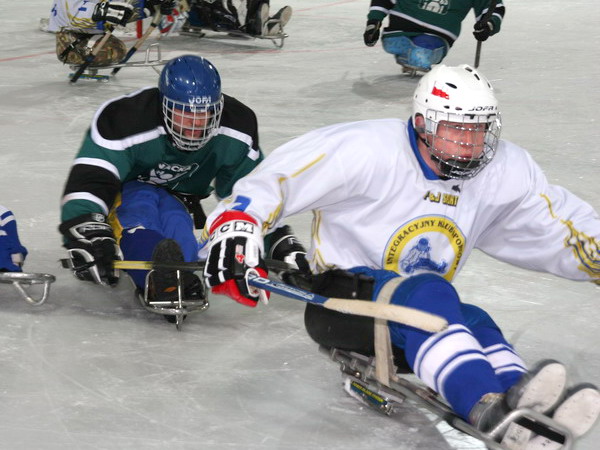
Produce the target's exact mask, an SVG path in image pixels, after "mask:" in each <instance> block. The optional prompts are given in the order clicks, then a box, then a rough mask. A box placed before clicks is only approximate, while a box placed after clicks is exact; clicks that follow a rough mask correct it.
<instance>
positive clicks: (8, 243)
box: [0, 205, 27, 272]
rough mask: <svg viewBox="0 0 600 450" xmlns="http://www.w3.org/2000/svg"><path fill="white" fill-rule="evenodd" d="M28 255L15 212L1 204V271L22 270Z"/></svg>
mask: <svg viewBox="0 0 600 450" xmlns="http://www.w3.org/2000/svg"><path fill="white" fill-rule="evenodd" d="M26 256H27V249H26V248H25V247H23V246H22V245H21V241H20V240H19V233H18V232H17V221H16V219H15V216H14V214H13V213H12V211H10V210H8V209H6V208H5V207H4V206H2V205H0V272H22V269H21V268H22V267H23V263H24V262H25V257H26Z"/></svg>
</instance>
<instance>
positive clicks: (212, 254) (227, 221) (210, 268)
mask: <svg viewBox="0 0 600 450" xmlns="http://www.w3.org/2000/svg"><path fill="white" fill-rule="evenodd" d="M208 245H209V250H208V259H207V260H206V266H205V267H204V277H205V280H206V284H207V285H208V286H209V287H210V288H212V292H213V293H214V294H222V295H227V296H228V297H230V298H232V299H233V300H235V301H236V302H239V303H241V304H242V305H246V306H250V307H255V306H256V304H257V303H258V300H259V299H260V298H261V296H264V297H262V298H263V299H265V300H267V299H268V298H269V294H268V293H267V292H264V291H261V290H259V289H255V288H253V287H251V286H248V283H247V282H246V275H247V273H248V271H253V272H255V273H256V274H258V275H259V276H261V277H266V276H267V267H266V265H265V262H264V260H263V258H262V256H261V252H262V245H263V243H262V236H261V232H260V228H259V226H258V225H257V222H256V220H255V219H254V218H253V217H251V216H249V215H248V214H246V213H244V212H241V211H226V212H224V213H223V214H221V215H220V216H219V217H217V218H216V219H215V221H214V222H213V223H212V225H211V229H210V240H209V244H208Z"/></svg>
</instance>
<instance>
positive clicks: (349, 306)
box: [248, 274, 448, 333]
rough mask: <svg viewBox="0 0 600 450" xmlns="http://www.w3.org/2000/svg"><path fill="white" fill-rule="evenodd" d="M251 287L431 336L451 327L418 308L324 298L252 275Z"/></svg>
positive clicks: (440, 318) (441, 319) (249, 275)
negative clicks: (420, 331) (394, 323)
mask: <svg viewBox="0 0 600 450" xmlns="http://www.w3.org/2000/svg"><path fill="white" fill-rule="evenodd" d="M248 284H249V285H250V286H253V287H255V288H258V289H264V290H266V291H270V292H274V293H275V294H279V295H283V296H284V297H288V298H293V299H296V300H301V301H303V302H306V303H312V304H314V305H320V306H322V307H324V308H327V309H331V310H333V311H338V312H341V313H344V314H354V315H358V316H366V317H373V318H375V319H384V320H391V321H393V322H399V323H402V324H404V325H408V326H410V327H414V328H419V329H421V330H424V331H428V332H430V333H437V332H440V331H443V330H445V329H446V328H447V327H448V322H446V320H444V319H443V318H442V317H440V316H436V315H433V314H429V313H426V312H424V311H420V310H418V309H414V308H408V307H406V306H398V305H384V304H381V303H375V302H372V301H369V300H352V299H345V298H332V297H323V296H322V295H318V294H313V293H312V292H309V291H305V290H304V289H300V288H297V287H294V286H291V285H289V284H285V283H281V282H279V281H273V280H269V279H268V278H263V277H259V276H257V275H253V274H248Z"/></svg>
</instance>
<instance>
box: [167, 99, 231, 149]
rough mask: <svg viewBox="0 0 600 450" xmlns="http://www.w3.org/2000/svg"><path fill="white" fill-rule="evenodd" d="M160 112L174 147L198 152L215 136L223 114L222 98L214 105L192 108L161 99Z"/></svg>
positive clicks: (208, 104) (193, 106)
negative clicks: (161, 111)
mask: <svg viewBox="0 0 600 450" xmlns="http://www.w3.org/2000/svg"><path fill="white" fill-rule="evenodd" d="M162 110H163V115H164V118H165V126H166V128H167V130H168V131H169V133H170V135H171V137H172V138H173V143H174V144H175V146H176V147H177V148H178V149H180V150H184V151H188V152H193V151H196V150H200V149H201V148H202V147H203V146H204V145H205V144H206V143H207V142H208V141H209V140H210V139H211V138H212V137H213V136H214V135H215V134H216V132H217V129H218V128H219V124H220V122H221V113H222V112H223V96H221V98H220V99H219V101H218V102H216V103H207V104H198V105H192V106H190V104H189V103H182V102H177V101H174V100H171V99H169V98H167V97H163V101H162Z"/></svg>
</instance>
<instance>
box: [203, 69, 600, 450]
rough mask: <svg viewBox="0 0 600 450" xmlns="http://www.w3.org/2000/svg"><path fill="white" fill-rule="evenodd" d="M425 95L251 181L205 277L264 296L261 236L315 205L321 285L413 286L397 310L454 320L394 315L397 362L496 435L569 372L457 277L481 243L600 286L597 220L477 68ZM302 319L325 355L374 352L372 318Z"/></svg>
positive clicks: (215, 216) (584, 405)
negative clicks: (554, 181) (530, 358)
mask: <svg viewBox="0 0 600 450" xmlns="http://www.w3.org/2000/svg"><path fill="white" fill-rule="evenodd" d="M413 98H414V100H413V114H412V117H411V119H410V120H409V121H408V122H404V121H402V120H399V119H381V120H369V121H363V122H354V123H343V124H338V125H333V126H329V127H325V128H322V129H318V130H315V131H312V132H309V133H307V134H305V135H303V136H301V137H299V138H296V139H294V140H292V141H290V142H289V143H287V144H284V145H282V146H281V147H279V148H278V149H276V150H274V151H273V152H272V153H271V154H270V155H269V156H268V157H267V158H266V159H265V160H264V161H263V162H262V163H261V165H260V166H259V167H258V168H257V169H256V170H255V171H253V172H252V173H251V174H249V175H248V176H246V177H244V178H242V179H241V180H239V181H238V182H237V183H236V185H235V187H234V189H233V193H232V195H231V197H229V198H227V199H225V200H224V201H222V202H221V203H220V204H219V205H218V206H217V208H216V209H215V210H214V211H213V213H212V214H211V215H210V216H209V217H208V220H207V223H206V227H205V230H204V233H203V241H202V243H203V244H204V248H203V249H202V250H201V253H202V256H203V257H206V258H207V262H206V267H205V276H206V281H207V283H208V285H209V286H211V287H212V289H213V292H217V293H222V294H226V295H228V296H230V297H232V298H233V299H235V300H237V301H241V302H243V303H247V302H251V301H252V302H256V301H257V298H258V294H259V293H257V292H256V291H254V290H252V291H251V290H249V288H248V287H247V285H246V283H245V281H244V274H245V273H246V270H247V269H248V268H252V266H253V265H255V264H258V266H259V267H262V266H263V264H262V258H261V257H260V255H261V247H262V233H264V232H265V231H268V230H269V229H271V228H273V227H276V226H277V224H278V223H279V221H281V220H284V219H285V218H286V217H289V216H291V215H294V214H298V213H302V212H306V211H312V212H313V215H314V221H313V228H312V246H311V248H310V250H309V252H308V260H309V263H310V265H311V270H312V272H313V277H312V291H313V292H315V293H317V294H320V295H324V296H327V297H341V298H358V299H376V298H377V297H378V295H379V292H380V291H381V289H382V287H383V286H384V285H385V284H386V283H387V282H388V281H390V280H395V279H398V277H401V283H400V284H399V285H398V287H397V288H396V289H395V290H394V291H393V294H392V296H391V303H392V304H397V305H403V306H409V307H413V308H416V309H419V310H423V311H425V312H428V313H433V314H437V315H439V316H442V317H444V318H445V319H447V321H448V323H449V327H448V329H447V330H445V331H442V332H439V333H435V334H431V333H427V332H424V331H420V330H418V329H416V328H412V327H409V326H406V325H402V324H399V323H395V322H389V333H390V335H391V342H392V345H393V350H394V354H395V356H397V357H398V358H397V359H400V357H401V358H404V359H405V362H406V363H407V364H408V368H409V369H410V370H412V371H413V372H414V373H415V374H416V375H417V376H418V377H419V378H420V379H421V381H422V382H424V383H425V384H426V385H427V386H429V387H430V388H432V389H433V390H435V391H436V392H438V393H439V394H440V395H441V396H442V397H443V398H445V400H446V401H447V402H448V403H449V405H450V406H451V407H452V408H453V410H454V411H455V412H456V413H457V414H458V415H459V416H460V417H462V418H464V419H465V420H467V421H469V422H470V423H471V424H472V425H474V426H475V427H477V428H478V429H479V430H482V431H483V432H488V431H489V430H490V429H492V428H493V427H494V425H495V424H497V423H498V422H499V421H500V420H502V418H503V417H505V415H506V414H507V412H509V411H510V410H513V409H515V408H525V407H528V408H532V409H534V410H535V411H537V412H539V413H544V414H550V413H551V411H552V408H554V407H555V405H557V404H559V402H560V401H561V399H562V398H563V396H564V389H565V386H566V385H567V380H566V370H565V367H564V366H563V365H562V364H560V363H558V362H556V361H545V362H542V363H539V364H538V365H537V367H535V368H534V369H533V370H531V371H528V370H527V368H526V365H525V363H524V362H523V360H522V359H521V358H520V357H519V355H518V354H517V353H516V351H515V350H514V349H513V348H512V347H511V345H510V344H509V343H508V342H507V341H506V339H505V338H504V337H503V335H502V333H501V331H500V328H499V327H498V325H497V324H496V323H495V322H494V321H493V320H492V318H491V317H490V316H489V315H488V314H487V313H486V312H485V311H483V310H482V309H481V308H479V307H477V306H474V305H468V304H464V303H461V301H460V298H459V295H458V293H457V292H456V290H455V289H454V287H453V286H452V284H451V283H450V282H451V281H452V280H453V278H454V277H455V276H456V274H457V273H458V272H459V271H460V269H461V268H462V267H463V265H464V264H465V262H466V260H467V257H468V256H469V254H470V253H471V251H472V250H473V249H474V248H478V249H480V250H482V251H484V252H485V253H487V254H488V255H491V256H493V257H495V258H497V259H499V260H502V261H505V262H509V263H512V264H514V265H517V266H520V267H523V268H526V269H530V270H536V271H545V272H549V273H552V274H555V275H558V276H561V277H565V278H568V279H572V280H578V281H592V282H596V283H598V282H600V265H599V262H598V261H599V260H600V254H599V244H600V218H599V217H598V214H597V213H596V211H594V209H593V208H592V207H591V206H590V205H589V204H587V203H585V202H584V201H582V200H581V199H579V198H577V197H576V196H575V195H573V194H572V193H570V192H568V191H567V190H565V189H564V188H561V187H559V186H554V185H551V184H549V183H548V180H547V179H546V177H545V176H544V174H543V172H542V171H541V169H540V168H539V167H538V165H537V164H536V163H535V162H534V161H533V159H532V158H531V156H530V155H529V154H528V153H527V152H526V151H525V150H523V149H522V148H520V147H518V146H517V145H515V144H513V143H510V142H507V141H504V140H500V129H501V118H500V114H499V111H498V106H497V100H496V97H495V94H494V92H493V89H492V87H491V85H490V83H489V82H488V81H487V80H486V78H485V77H484V76H483V75H482V74H481V73H480V72H478V71H477V70H475V69H473V68H472V67H470V66H468V65H461V66H458V67H447V66H445V65H438V66H434V68H433V69H432V70H431V71H430V72H428V73H427V74H426V75H425V76H424V77H423V78H422V79H421V80H420V82H419V84H418V86H417V88H416V90H415V94H414V97H413ZM244 224H246V227H244V226H243V225H244ZM232 225H233V226H232ZM235 225H238V226H237V227H236V226H235ZM234 228H235V229H236V230H237V231H233V229H234ZM260 230H262V233H261V231H260ZM250 231H253V232H250ZM262 270H263V269H262V268H261V269H260V270H258V272H259V273H264V271H263V272H261V271H262ZM305 324H306V327H307V331H308V333H309V334H310V336H311V337H312V338H313V339H314V340H315V341H317V342H318V343H319V344H321V345H322V346H325V347H328V348H339V349H343V350H352V351H356V352H359V353H363V354H367V355H373V321H372V320H371V319H368V318H362V317H358V316H352V315H346V314H340V313H338V312H334V311H330V310H327V309H324V308H320V307H319V306H314V305H311V304H308V305H307V308H306V314H305ZM599 410H600V395H599V394H598V391H597V390H596V389H595V388H590V387H588V388H585V389H580V390H579V391H578V393H576V394H575V395H572V396H570V397H568V398H567V400H565V401H564V403H560V407H559V408H558V409H557V410H556V414H557V416H555V417H556V420H557V421H558V420H559V419H560V420H564V416H565V415H566V416H568V418H569V419H568V420H571V421H572V422H573V421H574V422H575V423H576V424H577V425H578V428H577V430H574V433H575V434H577V435H579V434H581V433H583V432H585V431H587V430H588V429H589V428H591V426H592V425H593V424H594V422H595V420H596V418H597V415H598V413H599V412H600V411H599ZM570 424H571V423H570ZM518 426H519V425H516V424H511V427H510V428H509V432H511V433H509V432H507V433H506V435H505V437H504V439H512V438H514V435H515V434H518V433H516V431H515V427H518ZM535 439H536V438H534V439H532V440H531V443H530V444H531V448H541V447H536V445H538V444H536V442H535ZM559 446H560V445H559Z"/></svg>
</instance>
